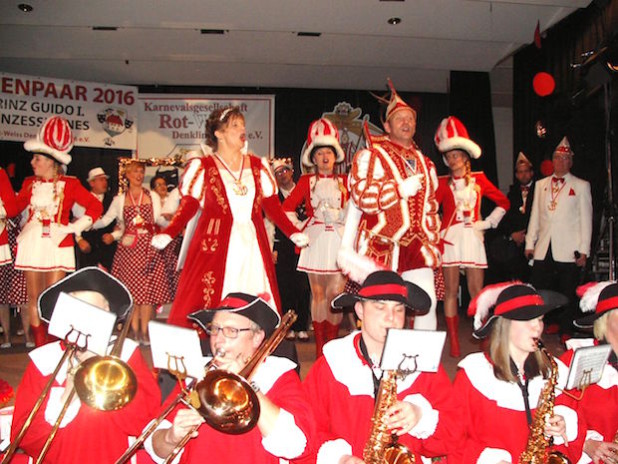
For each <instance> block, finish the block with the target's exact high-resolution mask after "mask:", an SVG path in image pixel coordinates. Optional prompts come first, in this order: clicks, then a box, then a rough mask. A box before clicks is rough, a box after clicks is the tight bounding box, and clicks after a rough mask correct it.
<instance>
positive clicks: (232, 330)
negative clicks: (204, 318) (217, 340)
mask: <svg viewBox="0 0 618 464" xmlns="http://www.w3.org/2000/svg"><path fill="white" fill-rule="evenodd" d="M247 330H251V328H246V329H237V328H236V327H229V326H225V327H219V326H218V325H215V324H213V323H212V322H210V323H208V325H206V333H207V334H208V335H212V336H215V335H217V334H218V333H219V332H223V336H224V337H225V338H238V333H239V332H246V331H247Z"/></svg>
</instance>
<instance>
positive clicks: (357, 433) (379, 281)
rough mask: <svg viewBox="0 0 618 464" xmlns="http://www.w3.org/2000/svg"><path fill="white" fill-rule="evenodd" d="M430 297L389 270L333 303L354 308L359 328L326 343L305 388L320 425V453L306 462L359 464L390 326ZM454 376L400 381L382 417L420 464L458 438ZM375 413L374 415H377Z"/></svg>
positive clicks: (423, 374) (424, 304) (426, 305)
mask: <svg viewBox="0 0 618 464" xmlns="http://www.w3.org/2000/svg"><path fill="white" fill-rule="evenodd" d="M430 304H431V300H430V298H429V295H428V294H427V293H426V292H425V291H423V290H422V289H421V288H420V287H419V286H417V285H414V284H412V283H410V282H405V281H404V280H403V279H402V278H401V277H400V276H399V275H398V274H397V273H395V272H392V271H377V272H374V273H373V274H370V275H369V276H368V277H367V279H366V280H365V282H364V283H363V285H362V286H361V288H360V290H359V293H358V294H357V295H352V294H348V293H344V294H342V295H339V296H338V297H336V298H335V299H334V300H333V303H332V305H333V307H341V308H346V307H353V308H354V310H355V311H356V314H357V315H358V317H359V318H360V320H361V321H362V329H361V330H360V331H357V332H353V333H351V334H349V335H348V336H346V337H344V338H340V339H335V340H333V341H331V342H329V343H327V344H326V345H325V346H324V356H322V357H320V358H319V359H318V360H317V361H316V362H315V364H314V365H313V366H312V368H311V370H310V371H309V374H308V375H307V377H306V379H305V381H304V386H305V390H306V392H307V394H308V396H309V400H310V402H311V405H312V406H313V407H314V411H315V417H316V422H317V428H318V435H317V440H318V443H317V447H318V449H317V457H316V456H313V457H312V461H311V462H317V463H318V464H322V463H335V464H337V463H339V464H344V463H362V462H364V461H363V455H364V448H365V445H366V444H367V443H368V441H369V440H371V436H372V430H374V426H373V423H372V418H373V417H374V416H373V413H374V403H375V399H376V397H377V394H376V393H377V392H378V389H379V386H380V380H381V377H382V372H381V370H380V369H379V367H378V366H379V363H380V359H381V356H382V351H383V349H384V343H385V341H386V335H387V332H388V330H389V329H391V328H398V329H401V328H403V327H404V322H405V316H406V311H409V312H410V313H412V312H413V311H427V310H428V309H429V306H430ZM451 388H452V386H451V382H450V380H449V378H448V376H447V375H446V373H445V371H444V370H443V369H442V367H439V369H438V372H436V373H426V372H415V373H413V374H410V375H408V376H406V377H405V378H403V379H398V380H397V395H396V396H397V398H396V401H394V402H393V404H392V405H390V406H388V407H386V408H385V410H384V411H383V414H382V417H381V421H383V423H384V425H385V426H386V428H387V429H390V431H392V433H394V434H395V435H397V437H398V442H399V443H400V444H402V445H405V446H406V447H407V448H408V450H409V451H410V452H411V453H412V454H413V455H414V458H415V459H416V462H417V463H420V462H425V461H421V456H423V457H425V458H427V459H430V458H432V457H437V456H440V455H445V454H447V453H448V452H449V451H450V446H455V445H456V444H457V442H458V436H457V433H458V430H459V429H458V427H457V425H456V423H455V416H456V415H455V403H454V399H453V397H452V395H451ZM378 419H380V418H379V415H378Z"/></svg>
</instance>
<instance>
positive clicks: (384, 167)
mask: <svg viewBox="0 0 618 464" xmlns="http://www.w3.org/2000/svg"><path fill="white" fill-rule="evenodd" d="M415 178H418V179H419V180H415ZM410 181H415V182H416V183H417V184H418V185H417V190H416V192H415V193H414V194H413V195H407V194H406V195H405V196H404V193H405V192H403V191H402V187H403V186H404V185H406V184H407V183H409V182H410ZM348 182H349V190H350V197H351V200H352V201H351V202H350V205H349V206H348V213H347V216H346V220H345V223H346V227H345V231H344V236H343V239H342V243H341V252H340V253H339V260H338V263H339V265H340V266H341V269H342V270H343V271H344V272H345V273H348V274H349V276H350V278H352V279H353V280H355V281H357V282H359V283H360V282H362V281H363V280H364V279H365V278H366V277H367V275H369V274H370V273H371V272H373V271H375V270H378V269H390V270H393V271H395V272H398V273H399V274H401V275H402V276H403V278H404V279H406V280H409V281H412V282H414V283H416V284H418V285H420V286H421V287H422V288H423V289H424V290H426V291H427V292H428V293H429V295H430V297H431V299H432V307H431V309H430V311H429V313H428V314H426V315H425V316H417V317H416V318H415V324H416V328H419V329H429V330H435V329H436V326H437V320H436V314H435V307H436V292H435V285H434V272H433V270H434V269H436V268H438V267H439V266H440V263H441V256H440V250H439V248H438V245H439V242H440V217H439V215H438V202H437V201H436V190H437V188H438V178H437V176H436V167H435V165H434V164H433V162H432V161H431V160H430V159H429V158H427V157H426V156H424V155H423V154H422V153H421V151H420V150H419V149H418V148H417V147H416V146H414V145H413V146H411V147H410V148H404V147H402V146H401V145H398V144H397V143H395V142H393V141H391V140H389V139H388V138H387V137H381V138H380V139H379V140H377V139H376V140H374V141H373V142H372V148H370V149H365V150H361V151H360V152H358V153H357V154H356V155H355V156H354V162H353V163H352V170H351V172H350V176H349V179H348Z"/></svg>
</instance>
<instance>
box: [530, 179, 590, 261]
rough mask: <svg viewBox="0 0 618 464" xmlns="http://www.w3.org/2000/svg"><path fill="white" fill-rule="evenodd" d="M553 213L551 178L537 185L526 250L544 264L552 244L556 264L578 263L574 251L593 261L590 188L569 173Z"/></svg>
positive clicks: (538, 182)
mask: <svg viewBox="0 0 618 464" xmlns="http://www.w3.org/2000/svg"><path fill="white" fill-rule="evenodd" d="M564 179H565V182H564V187H563V188H562V190H561V191H560V193H559V194H558V195H557V197H556V209H555V210H553V211H551V210H550V209H549V205H550V203H551V199H552V198H551V188H552V185H551V183H552V176H549V177H546V178H544V179H541V180H539V181H537V183H536V186H535V190H534V200H533V203H532V211H531V213H530V223H529V224H528V231H527V233H526V250H532V249H534V259H536V260H543V259H545V255H546V254H547V249H548V247H549V245H550V243H551V251H552V255H553V258H554V261H559V262H563V263H572V262H575V251H578V252H580V253H582V254H585V255H586V256H588V257H590V241H591V238H592V197H591V195H590V184H589V183H588V182H586V181H585V180H583V179H580V178H579V177H575V176H574V175H573V174H571V173H569V174H567V175H565V176H564Z"/></svg>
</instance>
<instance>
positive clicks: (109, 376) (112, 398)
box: [73, 306, 137, 411]
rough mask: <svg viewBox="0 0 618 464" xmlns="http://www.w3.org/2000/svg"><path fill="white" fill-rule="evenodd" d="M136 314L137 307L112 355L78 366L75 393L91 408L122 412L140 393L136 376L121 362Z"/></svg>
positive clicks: (98, 357) (126, 323)
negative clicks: (138, 392) (123, 347)
mask: <svg viewBox="0 0 618 464" xmlns="http://www.w3.org/2000/svg"><path fill="white" fill-rule="evenodd" d="M134 311H135V306H132V307H131V310H130V311H129V313H128V314H127V317H126V318H125V321H124V325H123V326H122V331H121V332H120V335H119V336H118V339H117V340H116V343H115V344H114V347H113V348H112V351H111V352H110V354H109V355H107V356H94V357H92V358H89V359H87V360H85V361H84V362H82V363H80V364H79V366H77V370H76V371H75V376H74V378H73V384H74V385H75V391H76V392H77V396H79V399H80V400H81V401H82V402H83V403H86V404H87V405H88V406H90V407H92V408H95V409H98V410H100V411H115V410H117V409H122V408H123V407H125V406H126V405H127V404H128V403H129V402H130V401H131V400H132V399H133V398H134V397H135V394H136V393H137V378H136V377H135V373H134V372H133V370H132V369H131V368H130V367H129V365H128V364H127V363H126V362H124V361H123V360H122V359H120V355H121V353H122V346H123V345H124V341H125V339H126V338H127V334H128V333H129V327H130V326H131V318H132V317H133V312H134Z"/></svg>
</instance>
